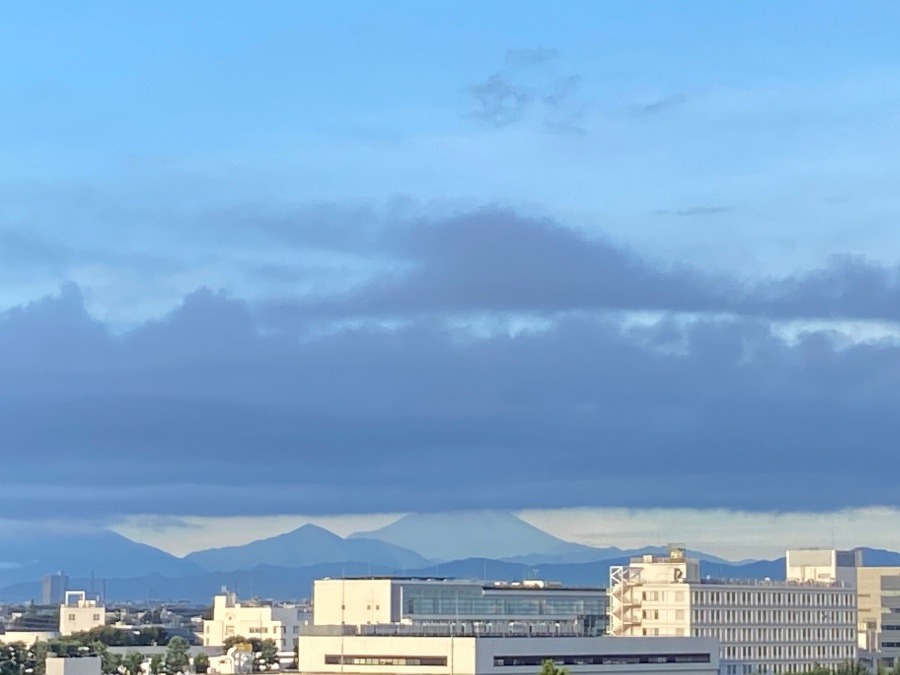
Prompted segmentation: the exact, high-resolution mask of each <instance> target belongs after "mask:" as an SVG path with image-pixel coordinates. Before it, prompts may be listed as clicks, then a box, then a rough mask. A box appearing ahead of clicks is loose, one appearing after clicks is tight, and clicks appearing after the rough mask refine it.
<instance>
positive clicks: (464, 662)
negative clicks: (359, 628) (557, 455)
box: [298, 635, 475, 675]
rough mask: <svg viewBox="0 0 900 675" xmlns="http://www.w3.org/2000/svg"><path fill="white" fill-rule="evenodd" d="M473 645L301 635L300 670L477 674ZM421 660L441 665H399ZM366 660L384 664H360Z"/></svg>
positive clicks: (315, 674)
mask: <svg viewBox="0 0 900 675" xmlns="http://www.w3.org/2000/svg"><path fill="white" fill-rule="evenodd" d="M474 643H475V640H474V639H471V638H468V639H467V638H449V637H367V636H356V635H353V636H344V637H340V636H331V635H329V636H322V635H316V636H309V635H301V636H300V644H299V654H300V656H299V663H298V668H299V670H300V672H301V673H304V675H329V674H332V673H342V674H343V675H352V674H354V673H355V674H358V675H386V674H388V675H392V674H396V675H408V674H412V673H414V674H415V675H475V648H474ZM422 657H424V658H426V659H429V660H438V661H440V664H439V665H431V664H428V665H414V666H411V665H403V664H401V663H399V661H400V660H401V659H407V658H422ZM363 658H365V659H368V660H373V661H377V660H378V659H384V660H385V662H382V663H360V662H359V661H360V660H362V659H363ZM328 661H337V662H336V663H329V662H328ZM341 661H343V663H342V662H341ZM387 661H390V662H387Z"/></svg>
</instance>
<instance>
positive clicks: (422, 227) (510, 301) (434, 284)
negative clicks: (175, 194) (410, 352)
mask: <svg viewBox="0 0 900 675" xmlns="http://www.w3.org/2000/svg"><path fill="white" fill-rule="evenodd" d="M711 208H712V207H697V208H696V209H693V210H692V212H696V213H700V214H702V215H707V214H708V213H709V211H710V209H711ZM715 210H716V211H717V212H719V213H722V214H723V215H724V212H723V211H722V209H720V208H718V207H716V208H715ZM303 233H304V228H303V227H302V226H300V227H298V229H297V230H296V231H295V232H294V233H293V234H291V235H285V236H286V237H288V238H287V240H289V241H291V242H293V243H295V244H296V243H297V242H299V241H301V240H302V239H303V237H304V234H303ZM316 236H318V235H316ZM359 246H360V248H357V249H355V250H357V251H358V250H361V249H364V250H366V251H368V252H369V253H370V254H377V255H379V256H382V257H384V258H388V259H392V260H395V261H396V262H397V268H396V269H394V270H388V271H386V272H384V273H383V274H379V275H377V276H376V277H375V278H374V279H373V280H372V281H371V282H369V283H368V284H366V285H364V286H362V287H357V288H355V289H354V290H352V291H350V292H347V293H345V294H343V295H341V296H333V295H329V296H327V297H321V296H318V297H305V298H302V299H295V298H290V299H284V300H281V301H277V302H272V303H269V304H268V306H267V307H266V308H265V309H264V311H263V316H264V317H266V319H267V320H271V321H273V322H274V323H275V325H280V324H281V322H283V321H285V320H286V319H291V320H292V321H293V323H294V325H297V323H298V322H301V323H302V322H304V321H308V320H310V319H313V318H321V317H323V316H324V317H328V318H329V319H330V320H332V319H335V318H340V317H354V318H358V317H394V318H396V317H410V316H418V315H422V314H429V315H431V314H446V313H453V314H468V313H485V312H487V313H493V312H500V313H527V314H541V315H546V314H554V313H558V312H570V311H575V310H588V311H598V310H627V311H654V312H694V313H696V312H702V313H707V314H727V315H739V316H745V317H756V318H765V319H829V320H832V319H861V320H887V321H895V320H898V319H900V268H898V267H892V268H888V267H885V266H882V265H880V264H877V263H874V262H871V261H868V260H866V259H864V258H858V257H853V256H836V257H834V258H832V259H831V260H830V261H829V263H828V265H827V266H826V267H824V268H822V269H819V270H814V271H811V272H803V273H798V274H796V275H794V276H790V277H786V278H773V279H743V278H737V277H729V276H726V275H712V274H709V273H707V272H704V271H701V270H699V269H695V268H692V267H690V266H687V265H674V266H668V267H662V266H659V265H652V264H650V263H648V262H647V261H646V260H644V259H642V258H641V257H640V256H639V255H637V254H636V253H635V252H633V251H629V250H626V249H623V248H621V247H618V246H616V245H614V244H612V243H610V242H609V241H606V240H604V239H602V238H592V237H589V236H587V235H585V234H583V233H581V232H578V231H576V230H573V229H571V228H567V227H564V226H562V225H561V224H559V223H557V222H555V221H553V220H550V219H537V218H526V217H522V216H520V215H518V214H516V213H515V212H513V211H508V210H506V211H504V210H497V209H485V210H481V211H476V212H470V213H465V214H461V215H457V216H455V217H449V218H439V219H433V220H429V221H416V222H408V221H407V222H403V223H402V224H399V225H393V226H386V227H384V228H382V229H380V230H379V232H378V234H377V236H372V237H370V238H369V239H368V240H367V241H366V243H365V244H359Z"/></svg>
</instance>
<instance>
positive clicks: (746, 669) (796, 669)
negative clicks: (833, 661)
mask: <svg viewBox="0 0 900 675" xmlns="http://www.w3.org/2000/svg"><path fill="white" fill-rule="evenodd" d="M814 665H817V664H813V663H809V662H805V663H753V664H750V663H744V664H740V665H739V664H734V663H730V664H727V665H725V668H724V672H725V675H738V674H739V673H740V675H749V674H750V673H753V674H754V675H755V674H757V673H763V674H764V675H768V674H769V673H771V674H772V675H779V674H780V673H806V672H809V670H810V669H811V668H812V667H813V666H814Z"/></svg>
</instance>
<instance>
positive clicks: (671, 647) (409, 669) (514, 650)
mask: <svg viewBox="0 0 900 675" xmlns="http://www.w3.org/2000/svg"><path fill="white" fill-rule="evenodd" d="M697 653H699V654H703V655H705V656H707V657H708V662H707V663H666V662H665V660H664V659H665V657H666V656H667V655H674V654H697ZM591 655H624V656H625V657H639V656H640V655H645V656H648V655H654V657H656V660H654V661H650V662H644V663H630V664H629V663H626V662H624V660H623V662H621V663H616V664H614V665H610V664H602V665H566V666H565V667H568V668H570V670H571V671H572V673H573V675H574V674H576V673H577V674H578V675H594V673H597V674H598V675H599V674H600V673H610V672H615V673H620V674H622V675H644V674H647V673H683V674H684V675H714V674H715V673H717V672H718V668H719V658H718V643H717V642H716V641H715V640H711V639H704V638H611V637H595V638H583V637H577V638H569V637H553V638H546V637H532V638H527V637H521V638H510V637H504V638H484V637H482V638H449V637H368V636H344V637H340V636H321V635H316V636H309V635H304V636H301V638H300V662H299V670H300V672H301V673H303V675H338V674H343V675H404V674H405V673H413V672H414V673H416V675H534V674H535V673H536V672H538V671H539V670H540V663H539V662H540V661H542V660H543V659H546V658H550V659H552V658H554V657H559V658H560V659H562V658H563V657H566V656H568V657H572V656H591ZM326 657H331V658H330V660H331V661H335V660H336V659H335V657H337V662H336V663H334V662H332V663H326V660H327V659H326ZM354 657H368V658H369V659H371V661H372V663H355V662H353V660H354ZM379 657H383V659H384V661H383V662H381V663H378V658H379ZM404 657H410V658H415V657H428V658H431V659H439V660H441V664H440V665H414V666H413V665H400V664H398V663H396V660H397V659H401V658H404ZM499 657H532V660H534V661H535V663H537V664H538V665H537V666H535V665H533V664H529V665H505V664H501V663H497V662H495V658H499ZM660 657H661V658H660ZM340 659H343V660H344V663H341V661H340ZM635 660H636V659H635Z"/></svg>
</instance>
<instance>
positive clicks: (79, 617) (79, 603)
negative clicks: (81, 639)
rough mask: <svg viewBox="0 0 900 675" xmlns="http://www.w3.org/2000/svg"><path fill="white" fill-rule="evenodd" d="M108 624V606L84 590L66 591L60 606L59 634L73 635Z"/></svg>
mask: <svg viewBox="0 0 900 675" xmlns="http://www.w3.org/2000/svg"><path fill="white" fill-rule="evenodd" d="M105 625H106V607H104V606H103V605H101V604H100V603H99V602H98V601H97V600H96V599H93V598H88V597H87V593H85V592H84V591H66V593H65V598H64V599H63V604H62V605H60V607H59V634H60V635H72V634H73V633H81V632H84V631H89V630H91V629H92V628H97V627H99V626H105Z"/></svg>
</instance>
